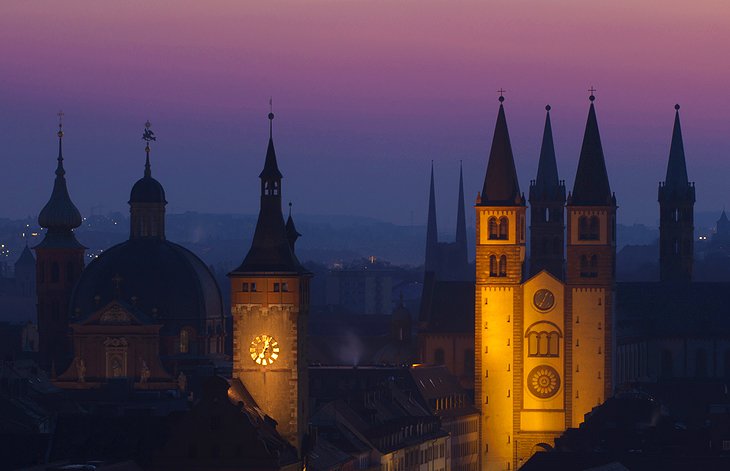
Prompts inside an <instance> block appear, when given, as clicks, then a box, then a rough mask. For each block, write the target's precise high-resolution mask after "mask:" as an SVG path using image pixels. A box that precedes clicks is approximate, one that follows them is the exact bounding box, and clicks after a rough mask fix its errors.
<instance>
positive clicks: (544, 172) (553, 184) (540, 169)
mask: <svg viewBox="0 0 730 471" xmlns="http://www.w3.org/2000/svg"><path fill="white" fill-rule="evenodd" d="M545 110H546V113H545V130H544V131H543V134H542V147H541V148H540V162H539V163H538V166H537V179H536V180H535V191H536V192H537V194H536V195H535V196H537V197H538V198H545V197H548V198H549V197H552V196H557V193H556V192H557V191H559V188H560V180H559V178H558V164H557V162H556V161H555V146H554V144H553V128H552V125H551V123H550V105H547V106H546V107H545Z"/></svg>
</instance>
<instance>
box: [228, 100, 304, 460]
mask: <svg viewBox="0 0 730 471" xmlns="http://www.w3.org/2000/svg"><path fill="white" fill-rule="evenodd" d="M273 120H274V114H273V113H269V145H268V149H267V151H266V161H265V163H264V169H263V171H262V172H261V174H260V175H259V178H260V180H261V207H260V210H259V217H258V221H257V222H256V230H255V232H254V236H253V242H252V243H251V248H250V249H249V251H248V254H247V255H246V257H245V258H244V260H243V263H241V265H240V266H239V267H238V268H236V269H235V270H233V271H232V272H231V273H229V274H228V276H229V278H230V280H231V312H232V315H233V377H234V379H238V380H240V381H241V382H242V383H243V385H244V386H245V387H246V389H247V390H248V392H249V393H250V394H251V396H252V397H253V399H254V400H255V401H256V404H257V405H258V406H259V407H260V408H261V410H262V411H263V412H264V413H266V414H267V415H268V416H270V417H271V418H273V419H274V420H276V422H277V424H278V425H277V430H278V432H279V433H280V434H281V435H282V436H283V437H285V438H286V439H287V440H288V441H289V442H290V443H291V444H292V445H294V446H295V447H297V449H298V450H299V452H300V453H301V451H302V439H303V436H304V432H305V430H306V426H307V397H308V383H307V362H306V354H305V345H306V326H307V316H308V312H309V280H310V278H311V276H312V275H311V273H309V272H308V271H307V270H306V269H305V268H304V267H302V265H301V264H300V263H299V260H298V259H297V257H296V255H295V253H294V242H295V241H296V239H297V238H298V237H299V233H298V232H297V231H296V228H295V227H294V221H293V219H291V217H290V218H289V223H288V224H285V223H284V217H283V214H282V210H281V179H282V174H281V172H280V171H279V166H278V164H277V162H276V152H275V151H274V141H273V138H272V126H273V124H272V123H273Z"/></svg>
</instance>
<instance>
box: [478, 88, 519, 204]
mask: <svg viewBox="0 0 730 471" xmlns="http://www.w3.org/2000/svg"><path fill="white" fill-rule="evenodd" d="M500 92H501V91H500ZM503 102H504V96H502V95H500V96H499V112H498V113H497V123H496V125H495V127H494V137H493V138H492V148H491V150H490V152H489V163H488V164H487V174H486V175H485V177H484V187H483V188H482V204H483V205H493V206H516V205H517V206H519V205H524V203H525V202H524V199H523V198H522V196H521V194H520V184H519V182H518V181H517V169H516V168H515V159H514V156H513V155H512V144H511V143H510V139H509V130H508V129H507V118H506V117H505V114H504V105H503Z"/></svg>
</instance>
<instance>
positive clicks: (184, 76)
mask: <svg viewBox="0 0 730 471" xmlns="http://www.w3.org/2000/svg"><path fill="white" fill-rule="evenodd" d="M599 3H601V4H603V5H599ZM670 4H675V5H670ZM728 44H730V4H728V3H727V1H726V0H722V1H698V2H692V7H691V8H690V7H689V4H688V3H687V2H668V1H666V0H664V1H659V0H656V1H654V0H651V1H636V0H614V1H611V2H584V1H580V2H579V1H565V0H551V1H549V2H546V1H544V0H539V1H538V0H536V1H526V0H524V1H515V0H509V1H489V2H485V1H478V2H468V1H459V2H442V1H438V2H437V1H430V0H428V1H423V0H419V1H399V2H396V1H390V0H389V1H372V0H370V1H343V0H339V1H335V0H331V1H306V2H303V1H300V0H296V1H286V2H278V1H266V2H241V1H233V0H231V1H212V2H211V1H206V2H199V1H181V0H175V1H172V0H170V1H154V2H153V1H129V0H127V1H124V2H93V1H78V0H66V1H64V2H61V3H59V2H41V1H32V2H31V1H20V0H17V1H16V0H8V1H3V2H2V3H0V58H1V60H0V103H2V106H1V107H0V129H1V130H2V131H0V135H1V136H2V141H3V143H2V147H1V148H0V149H1V150H0V152H2V163H3V168H4V172H3V174H2V180H0V183H1V185H0V195H2V202H3V204H2V209H0V215H3V216H10V217H18V216H25V215H36V214H37V213H38V211H39V210H40V208H41V207H42V206H43V204H44V203H45V201H46V200H47V198H48V195H49V194H50V188H51V182H52V178H53V169H54V165H55V161H54V159H55V157H56V140H55V131H56V112H57V111H58V110H59V109H63V110H64V112H65V116H66V118H65V131H66V138H65V157H66V168H67V171H68V179H69V185H70V190H71V195H72V198H73V199H74V201H75V202H76V204H77V206H79V208H80V209H81V211H82V213H84V214H85V215H86V214H89V212H90V211H91V208H92V207H94V208H96V209H95V211H97V212H106V211H109V210H123V211H127V207H126V201H127V199H128V196H129V190H130V188H131V186H132V184H133V183H134V181H135V180H136V179H137V178H139V177H140V176H141V175H142V170H143V159H144V153H143V143H142V141H141V140H140V137H141V132H142V127H143V123H144V122H145V120H147V119H149V120H150V121H151V122H152V124H153V129H154V131H155V132H156V134H157V136H158V142H157V143H156V144H155V145H154V148H153V154H152V159H153V175H154V176H155V177H157V178H158V179H159V180H160V181H161V182H162V183H163V184H164V185H165V188H166V190H167V197H168V198H167V199H168V201H169V202H170V205H169V206H168V209H170V210H172V211H173V212H180V211H184V210H195V211H208V212H244V213H254V212H255V211H256V210H257V207H258V198H257V195H258V180H257V175H258V173H259V171H260V170H261V167H262V165H263V157H264V153H265V149H266V139H267V126H268V123H267V120H266V114H267V113H268V99H269V96H273V98H274V112H275V113H276V120H275V123H274V133H275V142H276V148H277V154H278V156H279V164H280V167H281V169H282V172H283V173H284V176H285V180H284V185H285V186H284V198H285V199H286V200H289V199H291V200H293V201H294V204H295V206H294V208H295V211H296V212H298V213H300V214H301V213H308V214H348V213H349V214H357V215H363V216H372V217H377V218H381V219H384V220H388V221H392V222H396V223H402V224H409V223H410V222H411V220H413V222H414V223H416V224H422V223H423V222H424V221H425V215H426V204H427V191H428V187H427V183H428V171H429V163H430V161H431V160H432V159H433V160H434V161H435V166H436V171H437V175H436V178H437V197H438V206H439V211H440V218H439V224H440V228H441V229H442V230H447V231H451V227H452V226H453V221H454V218H455V210H454V206H455V199H456V183H457V175H458V163H459V160H463V162H464V170H465V173H466V175H465V176H466V194H467V204H468V205H471V202H472V201H473V200H474V197H475V195H476V192H477V191H478V190H479V189H480V188H481V185H482V181H483V178H484V172H485V170H486V159H487V154H488V150H489V145H490V142H491V135H492V131H493V127H494V120H495V118H496V113H497V104H498V103H497V100H496V98H497V94H496V93H495V91H496V90H497V89H498V88H500V87H504V88H506V89H507V93H506V98H507V101H506V102H505V106H506V111H507V119H508V123H509V126H510V133H511V137H512V143H513V147H514V151H515V156H516V159H517V167H518V173H519V177H520V184H521V186H522V188H523V190H524V191H526V190H527V187H528V184H529V180H530V179H531V178H534V176H535V173H536V166H537V158H538V155H539V145H540V141H541V137H542V136H541V133H542V126H543V120H544V106H545V105H546V104H547V103H549V104H550V105H552V109H553V111H552V119H553V130H554V133H555V141H556V148H557V153H558V165H559V170H560V173H561V178H564V179H565V180H566V182H567V184H568V187H569V188H572V184H573V177H574V174H575V169H576V165H577V157H578V151H579V147H580V141H581V138H582V134H583V127H584V122H585V118H586V115H587V111H588V100H587V97H588V92H587V91H586V90H587V89H588V87H589V86H591V85H593V86H595V87H596V88H597V89H598V92H597V93H596V95H597V97H598V99H597V101H596V106H597V112H598V119H599V125H600V126H601V134H602V139H603V143H604V151H605V154H606V159H607V162H608V171H609V177H610V179H611V185H612V189H613V190H614V191H615V192H616V195H617V198H618V203H619V206H620V209H619V219H620V221H621V222H624V223H633V222H636V221H641V222H647V223H653V222H654V221H655V220H656V219H657V213H658V205H657V203H656V197H657V183H658V181H659V180H662V179H663V178H664V173H665V169H666V158H667V155H668V151H669V141H670V134H671V126H672V120H673V112H674V110H673V106H674V104H675V103H680V104H681V105H682V109H681V116H682V125H683V130H684V140H685V147H686V153H687V158H688V171H689V175H690V178H691V179H692V180H694V181H696V182H697V206H696V208H697V210H713V211H719V210H721V209H722V207H723V205H725V204H726V203H727V202H730V198H728V196H727V188H728V185H727V181H728V177H729V176H730V159H728V158H727V157H728V154H729V153H730V152H729V151H730V132H728V127H729V125H730V91H728V89H727V87H728V83H730V63H728V59H727V57H728V56H727V46H728ZM467 214H468V215H469V216H470V220H472V221H473V212H472V211H467ZM411 218H413V219H411Z"/></svg>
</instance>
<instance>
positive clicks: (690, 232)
mask: <svg viewBox="0 0 730 471" xmlns="http://www.w3.org/2000/svg"><path fill="white" fill-rule="evenodd" d="M674 110H675V113H674V130H673V131H672V144H671V147H670V149H669V162H668V164H667V178H666V180H665V181H663V182H660V183H659V277H660V280H661V281H691V280H692V264H693V258H694V204H695V186H694V183H693V182H690V181H689V179H688V178H687V164H686V162H685V158H684V143H683V141H682V129H681V127H680V125H679V105H674Z"/></svg>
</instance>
